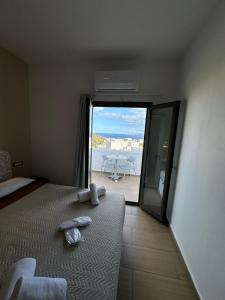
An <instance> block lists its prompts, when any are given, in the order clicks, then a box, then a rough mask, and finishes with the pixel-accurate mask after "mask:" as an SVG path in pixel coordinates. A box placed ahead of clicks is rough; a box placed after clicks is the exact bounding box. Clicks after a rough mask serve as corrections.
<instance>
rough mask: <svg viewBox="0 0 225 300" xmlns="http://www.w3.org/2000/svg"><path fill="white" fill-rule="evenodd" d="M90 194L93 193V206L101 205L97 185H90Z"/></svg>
mask: <svg viewBox="0 0 225 300" xmlns="http://www.w3.org/2000/svg"><path fill="white" fill-rule="evenodd" d="M90 192H91V204H92V205H99V199H98V192H97V186H96V184H95V183H91V184H90Z"/></svg>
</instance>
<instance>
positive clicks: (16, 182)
mask: <svg viewBox="0 0 225 300" xmlns="http://www.w3.org/2000/svg"><path fill="white" fill-rule="evenodd" d="M33 181H35V180H34V179H31V178H24V177H14V178H11V179H8V180H6V181H3V182H1V183H0V198H2V197H4V196H7V195H9V194H11V193H13V192H15V191H17V190H18V189H20V188H22V187H24V186H26V185H28V184H30V183H31V182H33Z"/></svg>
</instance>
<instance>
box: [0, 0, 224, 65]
mask: <svg viewBox="0 0 225 300" xmlns="http://www.w3.org/2000/svg"><path fill="white" fill-rule="evenodd" d="M216 2H218V0H1V1H0V44H1V45H2V46H3V47H5V48H7V49H8V50H10V51H11V52H13V53H14V54H16V55H17V56H19V57H20V58H22V59H24V60H25V61H28V62H30V63H41V62H51V61H58V62H64V61H67V62H72V61H75V60H95V59H107V58H108V59H123V58H126V59H129V58H142V59H145V58H156V57H157V58H165V57H166V58H168V57H177V56H179V55H181V54H182V53H183V51H184V50H185V48H186V47H187V45H188V44H189V43H190V41H191V40H192V39H193V38H194V36H195V34H196V33H197V32H198V30H199V29H200V27H201V26H202V24H204V22H205V21H206V19H207V16H208V15H209V14H210V12H211V10H212V8H213V6H214V5H215V3H216Z"/></svg>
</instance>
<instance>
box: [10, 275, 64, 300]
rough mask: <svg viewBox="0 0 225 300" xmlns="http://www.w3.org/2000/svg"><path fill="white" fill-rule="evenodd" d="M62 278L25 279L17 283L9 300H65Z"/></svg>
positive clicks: (22, 278)
mask: <svg viewBox="0 0 225 300" xmlns="http://www.w3.org/2000/svg"><path fill="white" fill-rule="evenodd" d="M66 291H67V282H66V280H65V279H64V278H48V277H27V276H23V277H20V279H19V280H18V281H17V283H16V286H15V289H14V291H13V295H12V298H11V299H10V300H66Z"/></svg>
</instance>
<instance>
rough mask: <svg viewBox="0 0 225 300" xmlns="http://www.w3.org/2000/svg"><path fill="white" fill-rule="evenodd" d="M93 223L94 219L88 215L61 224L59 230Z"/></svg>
mask: <svg viewBox="0 0 225 300" xmlns="http://www.w3.org/2000/svg"><path fill="white" fill-rule="evenodd" d="M90 224H92V219H91V218H90V217H88V216H82V217H77V218H73V219H72V220H68V221H65V222H63V223H61V224H60V225H59V230H66V229H70V228H74V227H84V226H87V225H90Z"/></svg>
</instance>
